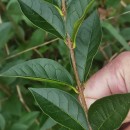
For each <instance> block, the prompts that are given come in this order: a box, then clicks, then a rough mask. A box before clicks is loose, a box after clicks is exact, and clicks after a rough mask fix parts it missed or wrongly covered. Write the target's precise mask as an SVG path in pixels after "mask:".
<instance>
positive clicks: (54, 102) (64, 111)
mask: <svg viewBox="0 0 130 130" xmlns="http://www.w3.org/2000/svg"><path fill="white" fill-rule="evenodd" d="M30 91H31V92H32V94H33V96H34V98H35V100H36V101H37V103H38V105H39V107H40V108H41V110H42V111H43V112H45V113H46V114H47V115H48V116H50V117H51V118H52V119H54V120H55V121H57V122H58V123H59V124H61V125H63V126H65V127H67V128H70V129H71V130H88V127H87V121H86V117H85V113H84V111H83V109H82V107H81V106H80V104H79V103H78V101H77V100H76V99H75V98H74V97H72V96H71V95H70V94H68V93H66V92H64V91H61V90H58V89H54V88H53V89H51V88H45V89H44V88H41V89H36V88H30Z"/></svg>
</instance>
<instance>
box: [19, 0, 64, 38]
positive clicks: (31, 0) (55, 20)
mask: <svg viewBox="0 0 130 130" xmlns="http://www.w3.org/2000/svg"><path fill="white" fill-rule="evenodd" d="M18 1H19V4H20V7H21V9H22V11H23V13H24V14H25V16H26V17H27V18H28V19H29V20H30V21H31V22H32V23H34V24H35V25H36V26H38V27H40V28H42V29H44V30H45V31H47V32H50V33H52V34H54V35H56V36H57V37H59V38H62V39H64V37H65V28H64V22H63V19H62V17H61V15H60V14H59V12H58V11H57V9H56V8H55V7H54V6H52V5H51V4H49V3H48V2H45V1H44V0H18Z"/></svg>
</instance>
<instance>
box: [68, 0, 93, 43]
mask: <svg viewBox="0 0 130 130" xmlns="http://www.w3.org/2000/svg"><path fill="white" fill-rule="evenodd" d="M94 1H95V0H73V1H72V2H71V3H70V6H69V8H68V10H67V32H68V34H69V35H70V37H71V40H72V42H74V43H75V39H76V35H77V32H78V30H79V27H80V25H81V24H82V22H83V20H84V19H85V17H86V14H87V13H88V10H89V9H90V7H91V6H92V4H93V2H94Z"/></svg>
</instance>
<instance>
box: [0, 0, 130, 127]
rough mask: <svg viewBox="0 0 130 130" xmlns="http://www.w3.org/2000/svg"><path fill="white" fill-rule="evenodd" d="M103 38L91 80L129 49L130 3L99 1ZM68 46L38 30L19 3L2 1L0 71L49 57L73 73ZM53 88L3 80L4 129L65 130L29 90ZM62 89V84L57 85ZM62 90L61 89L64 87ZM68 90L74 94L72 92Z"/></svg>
mask: <svg viewBox="0 0 130 130" xmlns="http://www.w3.org/2000/svg"><path fill="white" fill-rule="evenodd" d="M95 6H98V10H99V13H100V18H101V20H102V27H103V39H102V43H101V46H100V48H99V50H98V53H97V55H96V57H95V59H94V63H93V66H92V69H91V70H90V73H89V77H90V76H91V75H92V74H93V73H95V72H96V71H98V70H99V69H100V68H102V67H103V66H104V65H105V64H106V63H108V62H110V61H111V60H112V59H113V58H114V57H115V56H117V55H118V54H119V53H120V52H122V51H124V50H130V47H129V44H130V35H129V34H130V2H129V0H124V1H123V0H122V1H121V0H114V1H113V0H98V1H97V2H96V3H95ZM67 52H68V50H67V48H66V46H65V45H64V44H63V43H62V41H60V40H59V39H57V38H56V37H55V36H53V35H51V34H48V33H47V32H45V31H43V30H41V29H37V28H36V27H35V26H34V25H33V24H32V23H31V22H30V21H29V20H28V19H27V18H26V17H25V16H24V15H23V14H22V13H21V10H20V7H19V4H18V2H17V0H2V1H1V0H0V72H3V71H4V70H7V69H8V68H10V67H11V66H13V65H15V64H17V63H22V62H23V61H26V60H29V59H35V58H39V57H40V58H41V57H42V58H43V57H44V58H50V59H54V60H56V61H58V62H59V63H60V64H62V65H63V66H65V67H66V68H67V70H68V71H69V72H72V70H71V65H70V62H69V60H70V59H69V55H68V53H67ZM48 84H49V86H52V87H57V86H54V84H50V83H42V82H40V83H39V82H35V81H29V80H25V79H17V80H16V78H13V79H12V78H0V129H1V130H63V129H64V128H61V127H60V126H59V125H58V124H57V123H56V122H55V121H53V120H52V119H51V118H48V117H47V116H46V115H45V114H42V113H39V112H38V111H39V108H38V107H37V106H36V105H35V104H36V103H35V102H34V100H33V98H32V96H31V93H30V92H29V91H28V87H46V86H47V85H48ZM58 87H59V88H60V85H59V86H58ZM61 89H62V88H61ZM66 91H68V92H70V93H73V92H72V91H70V90H69V89H67V90H66Z"/></svg>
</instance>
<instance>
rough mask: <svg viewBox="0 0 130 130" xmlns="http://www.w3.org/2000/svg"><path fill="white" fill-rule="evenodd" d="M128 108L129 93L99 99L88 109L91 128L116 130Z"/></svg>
mask: <svg viewBox="0 0 130 130" xmlns="http://www.w3.org/2000/svg"><path fill="white" fill-rule="evenodd" d="M129 109H130V94H119V95H113V96H108V97H105V98H102V99H99V100H98V101H96V102H95V103H94V104H92V105H91V107H90V109H89V111H88V118H89V122H90V124H91V126H92V129H93V130H117V129H118V128H119V127H120V126H121V124H122V122H123V121H124V119H125V117H126V115H127V114H128V111H129Z"/></svg>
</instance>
